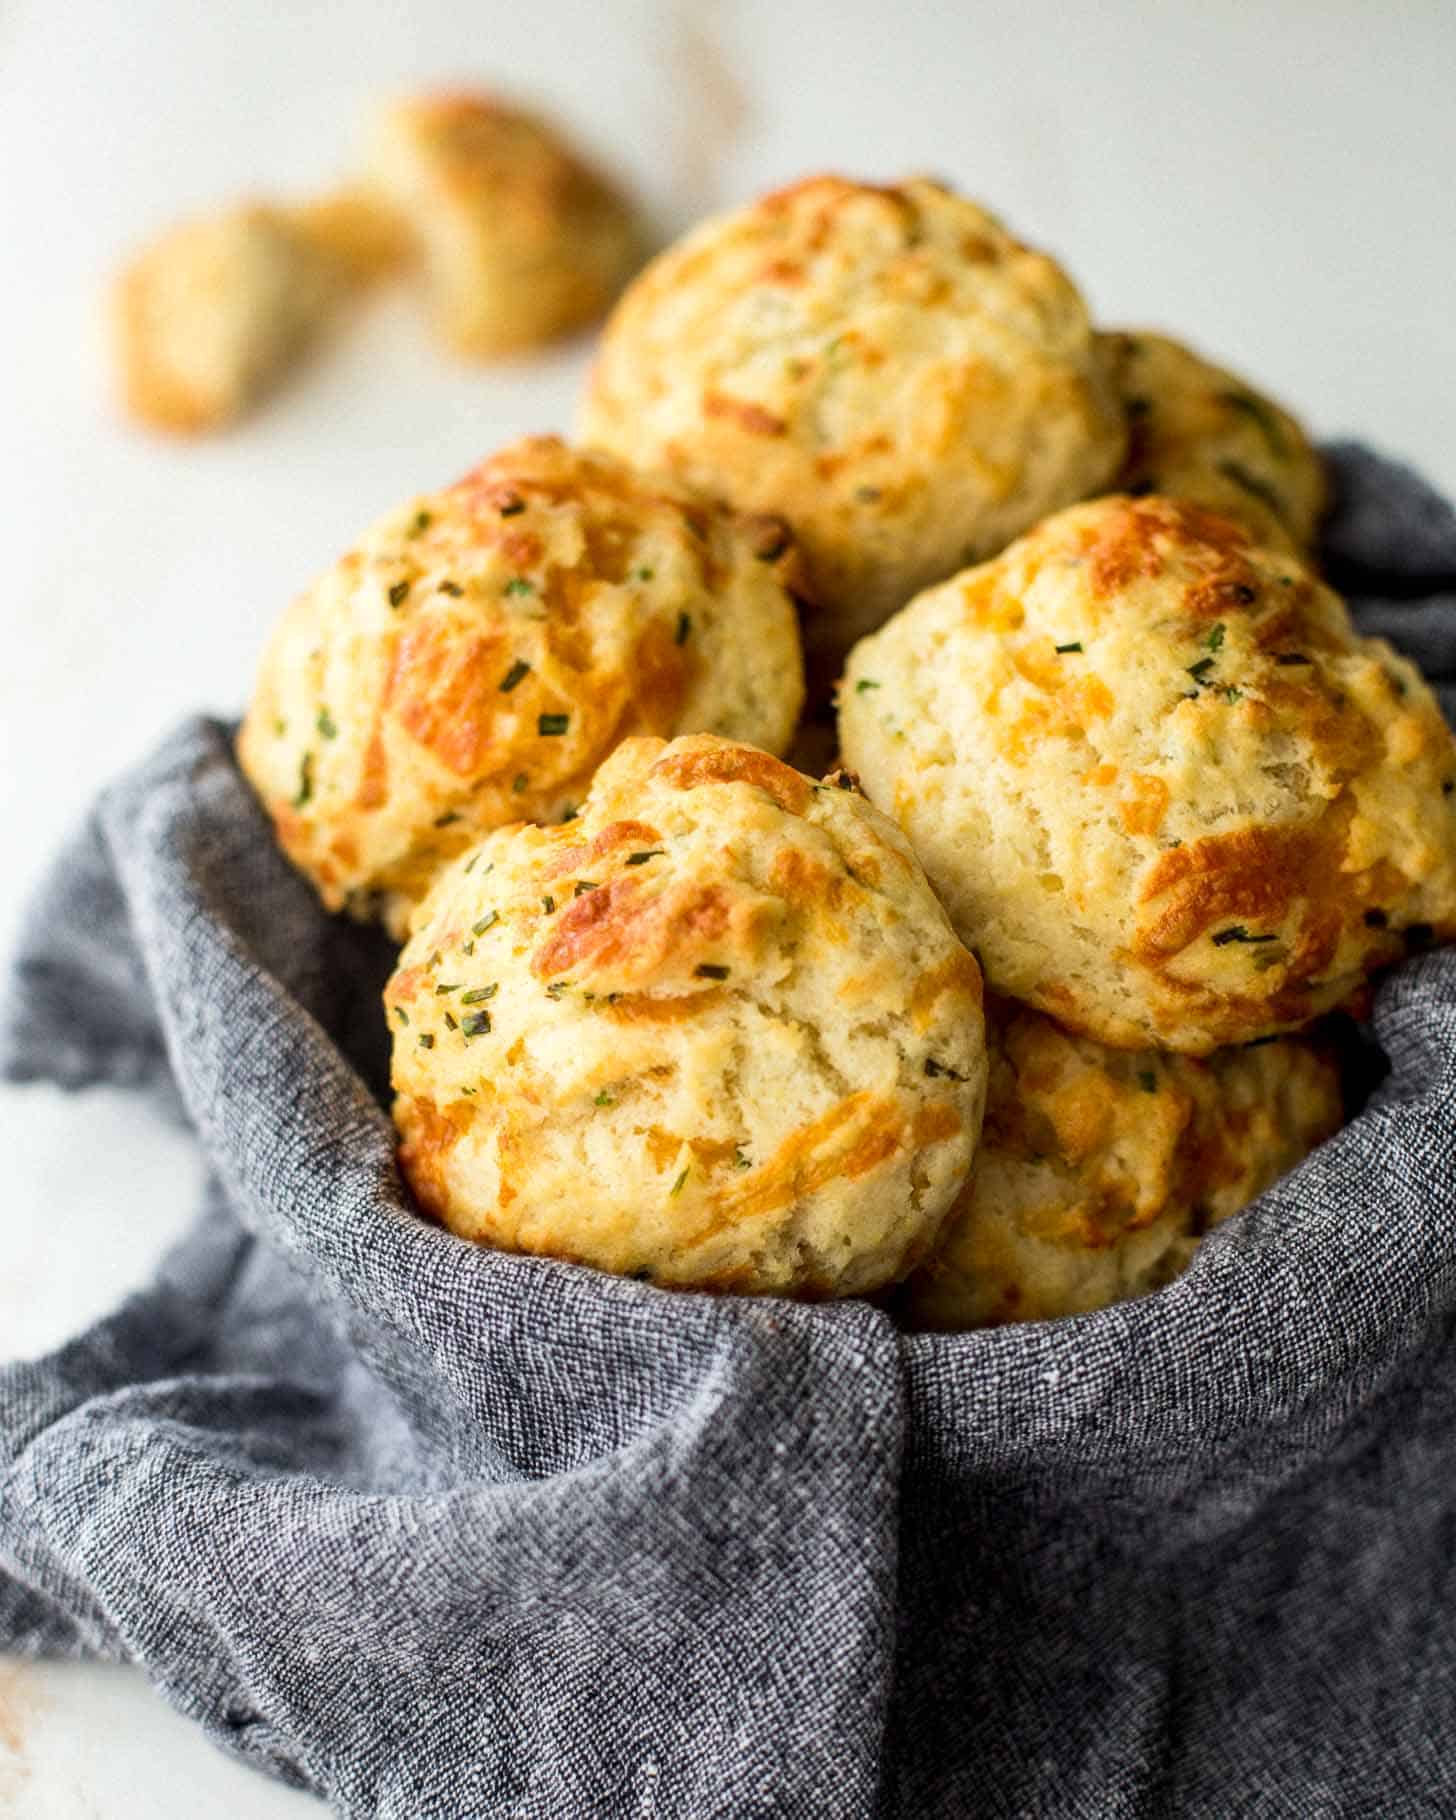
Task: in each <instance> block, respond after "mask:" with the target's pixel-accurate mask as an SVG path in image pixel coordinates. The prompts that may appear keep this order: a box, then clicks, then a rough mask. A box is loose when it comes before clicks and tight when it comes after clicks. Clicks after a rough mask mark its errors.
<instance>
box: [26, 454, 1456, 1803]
mask: <svg viewBox="0 0 1456 1820" xmlns="http://www.w3.org/2000/svg"><path fill="white" fill-rule="evenodd" d="M1334 458H1335V463H1336V468H1337V472H1338V476H1339V482H1340V494H1339V504H1338V507H1337V510H1336V514H1335V517H1334V519H1333V521H1332V524H1331V527H1330V536H1329V555H1330V560H1331V562H1332V563H1333V564H1334V565H1335V567H1336V568H1337V569H1340V570H1342V572H1344V573H1345V574H1347V575H1356V574H1358V575H1359V576H1360V577H1361V578H1362V582H1363V584H1364V592H1365V593H1366V595H1367V596H1371V597H1372V598H1371V599H1370V601H1369V604H1367V605H1365V606H1364V607H1363V608H1362V613H1363V617H1364V619H1365V621H1366V623H1367V624H1369V625H1372V626H1377V625H1378V626H1379V627H1380V629H1381V630H1382V631H1384V632H1386V633H1387V634H1389V635H1391V636H1392V637H1394V638H1396V639H1397V640H1398V641H1399V642H1400V643H1402V644H1403V645H1405V646H1406V647H1407V648H1408V649H1410V650H1411V651H1413V652H1416V653H1418V654H1419V657H1420V659H1421V661H1422V662H1423V663H1424V664H1425V665H1426V667H1427V669H1428V670H1429V671H1430V673H1431V674H1432V675H1433V676H1435V677H1441V678H1451V679H1456V596H1452V597H1450V598H1446V599H1441V598H1437V597H1431V595H1430V590H1429V589H1425V588H1423V585H1422V578H1423V577H1428V578H1430V581H1431V584H1432V586H1433V587H1438V586H1440V585H1441V584H1443V583H1447V582H1448V581H1449V578H1450V577H1451V576H1452V575H1456V518H1453V515H1452V513H1451V511H1450V509H1449V508H1447V507H1446V506H1444V505H1442V504H1441V502H1440V501H1438V500H1436V499H1435V498H1434V497H1433V496H1432V495H1431V494H1430V493H1429V491H1428V490H1427V489H1425V488H1424V487H1422V486H1421V485H1420V483H1419V482H1418V481H1416V480H1415V479H1414V477H1413V476H1411V475H1409V474H1408V473H1407V472H1406V471H1404V470H1402V469H1399V468H1397V467H1394V466H1391V465H1388V464H1385V463H1383V462H1381V461H1379V460H1378V459H1376V458H1374V457H1372V456H1370V455H1368V454H1365V453H1363V452H1361V451H1359V450H1357V449H1354V448H1350V447H1344V448H1341V449H1338V450H1336V451H1335V452H1334ZM1381 596H1383V597H1384V598H1380V597H1381ZM1447 701H1448V707H1449V706H1451V705H1456V702H1453V699H1452V697H1451V696H1450V694H1449V693H1448V696H1447ZM388 959H389V956H388V951H387V949H386V948H385V947H384V945H383V943H382V942H381V941H380V940H379V939H378V938H375V937H373V936H371V935H369V934H366V933H364V932H361V931H358V930H355V929H352V928H349V927H346V926H345V925H343V924H341V923H338V922H333V921H330V920H329V919H327V918H326V917H324V916H323V915H322V913H321V912H320V910H319V909H318V907H317V905H316V903H315V902H314V900H313V897H312V895H311V893H310V891H309V890H308V888H307V887H306V886H305V885H304V884H303V883H302V882H301V881H300V880H299V879H297V878H296V877H295V876H294V875H293V874H292V872H291V871H290V870H289V868H288V867H287V865H286V864H285V863H284V862H283V861H282V860H281V859H280V857H279V856H278V854H277V852H276V850H275V848H274V845H273V843H272V840H271V839H270V837H269V833H268V830H267V827H266V825H265V823H264V821H263V818H262V816H261V814H260V812H259V811H258V809H257V807H256V806H255V804H254V803H253V801H252V798H251V797H250V795H249V793H248V791H247V789H246V788H245V786H244V785H243V783H242V781H241V779H240V778H239V776H238V773H237V771H236V769H235V768H234V765H233V761H232V758H231V754H230V748H229V740H228V735H227V730H226V729H224V728H222V727H219V726H217V725H214V724H210V723H202V722H199V723H196V724H194V725H191V726H189V727H186V728H184V729H183V730H182V731H181V732H180V733H179V734H177V735H176V736H175V737H174V738H173V739H171V740H170V741H169V742H168V743H167V744H166V745H165V746H164V747H163V748H162V750H161V751H160V752H159V753H158V754H157V755H156V756H155V757H154V758H153V759H152V760H151V761H150V762H149V763H147V764H145V765H143V766H142V767H141V768H140V769H139V770H137V771H136V772H135V773H133V774H132V775H131V776H129V777H126V778H124V779H123V780H122V781H121V782H120V783H118V784H117V785H115V786H114V787H113V788H112V789H110V790H109V791H108V792H107V793H106V794H105V796H104V797H103V798H102V800H101V802H100V804H99V806H98V808H97V810H96V812H95V814H94V816H93V818H92V821H91V823H90V825H89V826H88V828H87V829H86V830H85V832H84V834H83V835H82V837H81V838H80V839H79V841H78V842H77V843H76V844H75V845H74V846H73V847H72V848H71V850H70V851H69V852H68V853H67V854H65V856H64V857H63V858H62V860H61V861H60V863H59V865H58V867H57V868H56V871H55V873H54V875H53V877H52V878H51V880H50V882H49V884H48V885H47V886H46V887H45V888H44V890H43V891H42V892H41V894H40V897H39V900H38V902H37V904H36V906H35V910H34V914H33V916H32V917H31V919H30V922H29V925H28V929H27V931H26V933H25V935H24V938H23V942H22V946H21V951H20V954H19V957H18V960H17V963H16V966H15V969H14V973H13V976H12V979H11V983H10V1000H9V1007H8V1011H7V1014H6V1017H5V1022H4V1032H3V1039H0V1042H3V1050H0V1060H3V1069H4V1073H5V1075H6V1076H7V1077H8V1078H9V1079H11V1080H13V1081H26V1080H35V1079H45V1080H55V1081H60V1082H62V1083H63V1084H65V1085H66V1086H68V1087H81V1086H84V1085H85V1084H87V1083H88V1082H92V1081H110V1082H123V1083H127V1084H130V1085H132V1086H134V1087H136V1088H137V1089H138V1090H139V1091H145V1092H147V1093H148V1094H149V1095H150V1096H151V1097H152V1098H153V1099H155V1100H156V1101H158V1102H159V1103H160V1104H161V1106H162V1107H163V1108H164V1109H165V1110H167V1111H168V1112H169V1114H172V1115H176V1114H177V1113H178V1112H179V1111H181V1112H182V1113H184V1114H185V1116H186V1117H187V1118H188V1119H190V1120H191V1122H192V1123H193V1125H194V1126H195V1128H196V1131H197V1134H198V1141H199V1142H200V1143H201V1144H202V1145H203V1146H204V1148H205V1150H206V1152H207V1156H208V1158H209V1160H210V1163H211V1167H212V1171H213V1176H212V1187H211V1189H210V1191H209V1193H208V1196H207V1203H206V1206H205V1207H204V1208H203V1210H202V1212H201V1214H200V1217H199V1218H198V1221H197V1223H196V1225H195V1227H194V1229H193V1230H192V1232H191V1234H190V1236H189V1237H188V1238H187V1239H186V1240H185V1241H184V1242H183V1243H182V1244H181V1245H180V1246H179V1247H178V1248H177V1249H176V1250H175V1251H174V1252H173V1253H172V1254H171V1256H170V1257H169V1258H168V1259H167V1261H166V1262H165V1264H164V1265H163V1267H162V1268H161V1270H160V1271H159V1273H158V1275H157V1277H156V1279H155V1281H154V1283H153V1284H152V1286H151V1287H150V1288H149V1289H148V1290H146V1291H145V1292H144V1293H142V1294H140V1295H138V1296H136V1297H134V1298H133V1299H131V1300H130V1301H128V1302H127V1303H126V1304H125V1305H124V1306H122V1307H121V1308H120V1309H118V1310H117V1312H116V1313H115V1314H114V1315H112V1316H111V1317H110V1318H109V1319H107V1320H104V1321H102V1322H100V1323H99V1324H98V1325H97V1326H95V1327H93V1328H92V1329H90V1330H89V1331H88V1332H86V1333H84V1334H82V1335H81V1336H80V1337H79V1338H77V1339H76V1340H74V1341H73V1342H72V1343H71V1344H70V1345H68V1346H66V1347H64V1348H63V1349H62V1350H61V1351H60V1352H58V1353H56V1354H54V1355H53V1356H51V1357H49V1358H45V1359H41V1360H39V1361H36V1362H34V1363H25V1364H18V1365H11V1366H8V1367H6V1368H4V1369H3V1370H0V1644H3V1645H4V1646H5V1647H7V1648H9V1649H11V1650H18V1651H22V1652H24V1651H30V1652H36V1653H59V1654H74V1655H99V1656H107V1657H113V1658H125V1659H127V1660H130V1661H133V1662H137V1663H139V1664H141V1666H142V1667H143V1668H145V1670H146V1672H147V1673H148V1674H149V1675H150V1676H151V1677H152V1679H153V1680H154V1681H155V1682H156V1683H157V1685H158V1686H159V1687H160V1688H161V1689H162V1691H163V1692H164V1693H165V1695H166V1696H167V1698H168V1699H169V1700H171V1701H172V1702H173V1704H174V1705H175V1706H177V1707H178V1708H179V1709H180V1710H181V1711H182V1712H184V1713H186V1714H188V1715H190V1716H191V1717H192V1718H194V1719H195V1720H197V1722H198V1723H199V1724H201V1725H203V1726H204V1727H205V1728H206V1730H207V1732H208V1733H209V1735H210V1736H211V1737H212V1738H213V1739H214V1740H215V1741H216V1742H218V1743H219V1744H220V1745H222V1746H223V1747H224V1748H225V1749H227V1750H229V1751H232V1752H234V1753H236V1754H237V1755H238V1756H240V1757H242V1758H243V1759H244V1760H245V1761H247V1762H250V1763H252V1764H254V1765H256V1766H258V1767H259V1768H262V1769H264V1770H267V1771H269V1772H271V1773H272V1774H274V1775H276V1776H279V1777H282V1778H284V1779H285V1780H287V1781H290V1782H293V1783H296V1784H299V1785H302V1786H305V1787H308V1788H311V1789H313V1790H316V1791H317V1792H318V1793H319V1794H321V1795H323V1796H326V1797H327V1798H328V1800H329V1801H330V1802H332V1803H333V1805H334V1806H335V1808H336V1809H337V1810H338V1811H339V1812H340V1813H342V1814H346V1815H351V1816H352V1815H360V1816H362V1815H386V1816H398V1817H400V1820H404V1817H408V1820H435V1817H439V1820H444V1817H446V1816H448V1817H450V1820H461V1817H464V1816H477V1815H480V1816H485V1815H490V1816H497V1815H499V1816H506V1815H509V1816H528V1817H534V1816H540V1817H542V1820H547V1817H549V1820H562V1817H563V1816H576V1815H583V1816H596V1815H623V1816H650V1815H663V1816H674V1817H677V1816H684V1817H691V1820H700V1817H707V1816H716V1815H761V1816H769V1815H775V1816H780V1815H781V1816H805V1817H813V1820H821V1817H825V1816H840V1815H844V1816H860V1815H866V1816H867V1815H877V1816H878V1815H894V1816H903V1817H905V1820H926V1817H935V1816H947V1817H950V1816H962V1815H972V1814H974V1815H1038V1816H1039V1815H1048V1816H1089V1817H1095V1820H1116V1817H1118V1816H1134V1815H1136V1816H1142V1815H1161V1814H1173V1813H1177V1814H1193V1815H1217V1816H1223V1815H1231V1814H1238V1815H1295V1816H1311V1817H1313V1816H1341V1815H1371V1816H1375V1815H1380V1816H1387V1815H1395V1816H1401V1815H1412V1814H1432V1815H1436V1814H1450V1813H1452V1812H1453V1811H1456V1175H1453V1163H1456V954H1435V955H1430V956H1426V957H1424V958H1421V959H1419V960H1416V961H1413V962H1411V963H1408V964H1407V965H1406V966H1405V967H1403V968H1402V969H1401V970H1400V971H1399V972H1398V973H1397V974H1395V975H1394V976H1393V977H1392V978H1391V979H1390V980H1389V981H1388V983H1387V984H1386V985H1385V986H1384V988H1383V989H1382V991H1381V992H1380V994H1379V998H1378V1001H1377V1006H1376V1013H1375V1030H1376V1033H1377V1036H1378V1039H1379V1042H1380V1044H1381V1045H1382V1047H1383V1048H1384V1050H1385V1052H1386V1054H1387V1055H1388V1057H1389V1059H1390V1063H1391V1074H1390V1076H1389V1078H1388V1080H1387V1081H1386V1082H1385V1084H1384V1085H1383V1086H1382V1087H1381V1088H1380V1089H1379V1090H1378V1091H1377V1093H1376V1095H1375V1097H1374V1098H1373V1100H1372V1101H1371V1103H1370V1104H1369V1105H1368V1107H1367V1108H1366V1109H1365V1110H1364V1112H1363V1113H1362V1114H1361V1115H1360V1116H1359V1117H1358V1118H1357V1119H1356V1120H1355V1121H1354V1123H1352V1124H1351V1125H1350V1126H1348V1127H1347V1128H1346V1129H1345V1130H1344V1131H1343V1132H1342V1133H1340V1134H1339V1135H1338V1136H1337V1137H1336V1138H1335V1139H1334V1140H1333V1141H1331V1142H1330V1143H1329V1144H1327V1145H1325V1146H1324V1147H1323V1148H1322V1149H1321V1150H1320V1151H1319V1152H1317V1153H1316V1154H1315V1155H1314V1156H1313V1157H1311V1158H1310V1159H1309V1160H1308V1161H1307V1162H1306V1163H1305V1164H1304V1165H1303V1166H1302V1167H1301V1168H1300V1169H1299V1170H1297V1171H1296V1172H1295V1173H1294V1174H1293V1175H1292V1176H1290V1177H1289V1178H1287V1179H1286V1180H1285V1181H1284V1182H1283V1183H1281V1184H1280V1185H1279V1186H1278V1187H1277V1188H1275V1189H1274V1190H1273V1191H1271V1192H1270V1193H1269V1194H1267V1195H1265V1196H1264V1197H1263V1198H1262V1199H1261V1200H1260V1201H1259V1202H1258V1203H1256V1205H1255V1206H1254V1207H1252V1208H1251V1209H1250V1210H1249V1211H1248V1212H1247V1213H1246V1214H1245V1215H1243V1216H1242V1217H1241V1218H1239V1219H1237V1220H1235V1221H1234V1222H1232V1223H1231V1224H1230V1225H1229V1226H1227V1227H1225V1228H1223V1229H1222V1230H1220V1231H1219V1232H1218V1233H1216V1234H1215V1235H1214V1236H1213V1237H1212V1238H1211V1239H1210V1240H1209V1241H1208V1243H1207V1244H1206V1245H1205V1246H1204V1247H1203V1249H1202V1251H1201V1252H1200V1254H1199V1256H1198V1258H1197V1259H1196V1261H1195V1263H1194V1265H1193V1268H1192V1269H1191V1271H1190V1272H1189V1273H1188V1275H1187V1276H1186V1277H1185V1278H1184V1279H1183V1280H1181V1281H1180V1282H1178V1283H1176V1284H1174V1285H1173V1286H1172V1287H1171V1288H1169V1289H1167V1290H1165V1291H1164V1292H1163V1293H1161V1294H1159V1295H1157V1296H1154V1297H1150V1298H1148V1299H1146V1300H1143V1301H1140V1302H1136V1303H1133V1304H1130V1305H1127V1306H1124V1307H1121V1308H1115V1309H1111V1310H1108V1311H1106V1312H1104V1313H1101V1314H1098V1315H1094V1316H1090V1317H1086V1318H1081V1319H1077V1320H1073V1321H1066V1322H1059V1323H1054V1324H1048V1325H1044V1326H1039V1327H1011V1328H1004V1329H1000V1330H997V1331H993V1332H988V1333H981V1334H974V1335H966V1336H958V1337H939V1336H937V1337H919V1338H902V1337H901V1336H900V1335H899V1334H897V1332H896V1331H895V1329H894V1327H893V1326H892V1325H891V1323H890V1321H889V1320H888V1319H887V1317H886V1316H885V1315H884V1314H882V1313H880V1312H879V1311H877V1310H876V1309H874V1308H871V1307H869V1306H867V1305H865V1304H862V1303H851V1304H845V1305H840V1306H833V1307H801V1306H796V1305H792V1304H787V1303H782V1302H768V1301H764V1302H752V1301H734V1300H726V1299H712V1298H708V1297H699V1296H684V1295H678V1296H673V1295H667V1294H664V1293H662V1292H659V1291H657V1290H655V1289H652V1288H650V1287H648V1286H646V1285H643V1284H639V1283H633V1282H622V1281H616V1280H614V1279H611V1278H608V1277H602V1276H597V1275H595V1274H593V1273H591V1272H589V1271H586V1270H581V1269H576V1268H573V1267H570V1266H567V1265H561V1264H556V1263H552V1262H546V1261H539V1260H533V1259H527V1258H516V1257H506V1256H500V1255H497V1254H494V1253H492V1252H489V1251H484V1250H479V1249H476V1248H474V1247H472V1246H470V1245H468V1244H465V1243H463V1242H461V1241H460V1240H457V1239H455V1238H453V1237H450V1236H449V1235H447V1234H446V1233H444V1232H442V1231H439V1230H437V1229H436V1228H435V1227H433V1226H431V1225H429V1224H427V1223H425V1222H424V1221H422V1220H420V1219H419V1218H418V1217H417V1216H416V1215H415V1214H414V1213H413V1212H412V1210H411V1208H410V1205H409V1203H408V1200H407V1198H406V1196H405V1195H404V1193H403V1192H402V1190H401V1187H400V1184H399V1181H398V1179H397V1177H396V1175H395V1171H394V1165H393V1161H392V1155H391V1145H390V1130H389V1125H388V1121H387V1118H386V1116H385V1113H384V1111H383V1110H382V1083H383V1070H384V1050H383V1045H384V1033H383V1027H382V1020H381V1019H380V1016H379V1013H378V1007H377V991H378V987H379V985H380V983H381V982H382V979H383V977H384V974H385V971H386V969H387V966H388ZM138 1116H139V1117H140V1116H145V1115H144V1113H143V1111H142V1109H141V1108H140V1106H139V1109H138ZM13 1217H15V1218H19V1219H25V1220H29V1219H43V1218H45V1217H46V1210H45V1209H44V1208H41V1207H21V1208H17V1209H15V1210H14V1214H13Z"/></svg>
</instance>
